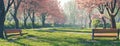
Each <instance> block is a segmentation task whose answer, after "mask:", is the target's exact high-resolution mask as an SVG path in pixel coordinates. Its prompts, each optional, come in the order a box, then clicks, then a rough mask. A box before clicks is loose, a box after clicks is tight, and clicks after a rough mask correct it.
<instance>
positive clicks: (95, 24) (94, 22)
mask: <svg viewBox="0 0 120 46" xmlns="http://www.w3.org/2000/svg"><path fill="white" fill-rule="evenodd" d="M99 23H100V20H99V19H93V20H92V26H93V27H95V28H96V27H97V26H98V24H99Z"/></svg>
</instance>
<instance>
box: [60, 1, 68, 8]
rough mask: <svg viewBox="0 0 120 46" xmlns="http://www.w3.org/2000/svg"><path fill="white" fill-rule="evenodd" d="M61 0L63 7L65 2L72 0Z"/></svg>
mask: <svg viewBox="0 0 120 46" xmlns="http://www.w3.org/2000/svg"><path fill="white" fill-rule="evenodd" d="M59 1H60V5H61V6H62V7H63V5H64V3H66V2H68V1H70V0H59Z"/></svg>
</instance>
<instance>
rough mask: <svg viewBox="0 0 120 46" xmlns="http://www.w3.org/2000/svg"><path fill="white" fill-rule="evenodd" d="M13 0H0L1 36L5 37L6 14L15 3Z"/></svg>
mask: <svg viewBox="0 0 120 46" xmlns="http://www.w3.org/2000/svg"><path fill="white" fill-rule="evenodd" d="M13 1H14V0H4V1H3V0H0V38H4V21H5V16H6V14H7V12H8V10H9V8H10V6H11V5H12V4H13ZM6 2H7V3H6ZM5 5H6V6H5ZM5 7H6V8H5Z"/></svg>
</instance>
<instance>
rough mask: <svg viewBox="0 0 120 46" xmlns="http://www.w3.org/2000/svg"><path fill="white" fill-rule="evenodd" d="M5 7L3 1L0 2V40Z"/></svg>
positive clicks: (2, 31) (2, 35)
mask: <svg viewBox="0 0 120 46" xmlns="http://www.w3.org/2000/svg"><path fill="white" fill-rule="evenodd" d="M4 21H5V7H4V1H3V0H0V38H4V34H3V33H4Z"/></svg>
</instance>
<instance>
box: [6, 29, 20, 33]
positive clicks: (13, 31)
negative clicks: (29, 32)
mask: <svg viewBox="0 0 120 46" xmlns="http://www.w3.org/2000/svg"><path fill="white" fill-rule="evenodd" d="M5 33H21V29H5Z"/></svg>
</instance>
